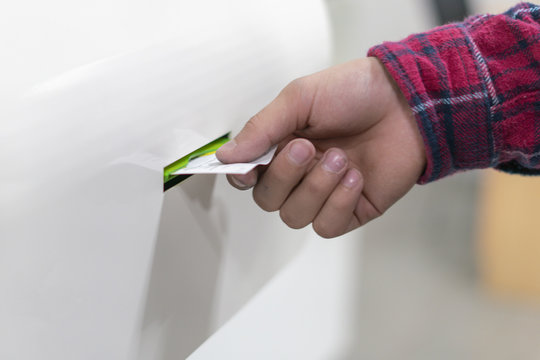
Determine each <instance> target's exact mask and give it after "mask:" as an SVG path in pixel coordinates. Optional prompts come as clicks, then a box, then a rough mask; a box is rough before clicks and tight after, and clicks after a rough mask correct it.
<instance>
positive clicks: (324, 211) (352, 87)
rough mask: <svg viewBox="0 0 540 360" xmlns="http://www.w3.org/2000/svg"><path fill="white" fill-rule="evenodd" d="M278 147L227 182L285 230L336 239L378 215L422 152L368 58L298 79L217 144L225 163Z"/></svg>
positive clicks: (403, 186) (411, 123)
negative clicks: (276, 214)
mask: <svg viewBox="0 0 540 360" xmlns="http://www.w3.org/2000/svg"><path fill="white" fill-rule="evenodd" d="M275 144H278V145H279V146H278V152H277V153H276V156H275V157H274V159H273V160H272V162H271V163H270V164H269V165H268V166H267V167H264V168H257V169H255V170H253V171H251V172H250V173H248V174H246V175H234V176H232V175H229V176H228V180H229V182H230V183H231V185H233V186H235V187H236V188H239V189H244V190H245V189H249V188H251V187H254V189H253V198H254V200H255V202H256V203H257V204H258V205H259V206H260V207H261V208H262V209H264V210H266V211H277V210H279V211H280V216H281V219H282V220H283V221H284V222H285V223H286V224H287V225H288V226H290V227H292V228H295V229H297V228H302V227H304V226H306V225H308V224H310V223H313V228H314V230H315V231H316V232H317V233H318V234H319V235H321V236H323V237H335V236H339V235H342V234H344V233H346V232H348V231H350V230H352V229H355V228H357V227H359V226H361V225H364V224H365V223H367V222H368V221H370V220H372V219H374V218H376V217H378V216H380V215H381V214H383V213H384V212H385V211H386V210H387V209H388V208H389V207H390V206H391V205H392V204H394V203H395V202H396V201H397V200H398V199H400V198H401V197H402V196H403V195H404V194H405V193H406V192H407V191H409V190H410V188H411V187H412V186H413V185H414V184H415V183H416V181H417V180H418V178H419V177H420V175H421V174H422V172H423V169H424V167H425V163H426V156H425V151H424V145H423V141H422V137H421V135H420V132H419V130H418V127H417V124H416V121H415V118H414V116H413V114H412V112H411V110H410V107H409V105H408V104H407V102H406V100H405V98H404V96H403V95H402V94H401V92H400V90H399V89H398V88H397V86H396V85H395V83H394V81H393V79H392V78H391V77H390V75H389V74H388V73H387V72H386V70H385V68H384V66H383V65H382V64H381V63H380V62H379V60H377V59H375V58H364V59H359V60H355V61H352V62H349V63H346V64H342V65H338V66H335V67H332V68H329V69H327V70H324V71H321V72H319V73H315V74H313V75H310V76H306V77H303V78H300V79H297V80H295V81H293V82H291V83H290V84H289V85H287V86H286V87H285V88H284V89H283V90H282V91H281V93H280V94H279V95H278V96H277V98H276V99H274V100H273V101H272V102H271V103H270V104H269V105H268V106H266V107H265V108H264V109H263V110H261V111H260V112H259V113H258V114H256V115H255V116H253V117H252V118H251V119H250V120H249V121H248V122H247V124H246V125H245V126H244V128H243V129H242V130H241V131H240V133H239V134H238V135H237V136H236V137H235V138H234V139H233V140H231V141H230V142H229V143H227V144H225V145H224V146H222V147H221V148H220V149H219V150H218V152H217V157H218V159H219V160H221V161H222V162H224V163H232V162H247V161H251V160H253V159H255V158H257V157H259V156H260V155H262V154H264V153H265V152H266V151H267V150H268V149H270V147H272V146H273V145H275Z"/></svg>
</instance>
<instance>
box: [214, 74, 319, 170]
mask: <svg viewBox="0 0 540 360" xmlns="http://www.w3.org/2000/svg"><path fill="white" fill-rule="evenodd" d="M311 83H313V82H311V81H305V80H301V79H299V80H295V81H293V82H292V83H290V84H289V85H288V86H287V87H285V88H284V89H283V90H282V91H281V93H280V94H279V95H278V96H277V97H276V98H275V99H274V101H272V102H271V103H270V104H269V105H268V106H266V107H265V108H264V109H263V110H261V111H260V112H259V113H258V114H256V115H255V116H253V117H252V118H251V119H250V120H249V121H248V122H247V123H246V125H245V126H244V128H243V129H242V130H241V131H240V133H238V135H237V136H236V137H235V138H234V139H233V140H231V141H229V142H228V143H226V144H225V145H223V146H222V147H221V148H220V149H219V150H218V151H217V153H216V156H217V158H218V159H219V160H220V161H221V162H224V163H233V162H248V161H252V160H253V159H256V158H258V157H259V156H261V155H263V154H264V153H265V152H266V151H268V149H270V148H271V147H272V146H273V145H276V144H278V143H279V142H281V141H282V140H284V139H285V138H286V137H287V136H289V135H291V134H292V133H293V132H295V131H296V130H298V128H299V127H302V123H303V122H305V119H306V118H307V115H308V114H309V108H310V106H311V103H312V102H311V100H310V96H311V98H312V97H313V96H312V95H311V94H314V93H315V91H314V89H312V87H313V86H311V85H309V84H311Z"/></svg>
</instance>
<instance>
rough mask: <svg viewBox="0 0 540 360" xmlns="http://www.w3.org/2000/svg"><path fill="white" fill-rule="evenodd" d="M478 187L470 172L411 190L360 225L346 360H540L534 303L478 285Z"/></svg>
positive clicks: (538, 311)
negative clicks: (352, 329)
mask: <svg viewBox="0 0 540 360" xmlns="http://www.w3.org/2000/svg"><path fill="white" fill-rule="evenodd" d="M480 183H481V173H479V172H472V173H466V174H460V175H456V176H453V177H450V178H448V179H444V180H441V181H439V182H436V183H433V184H430V185H426V186H416V187H415V188H414V189H413V190H412V191H411V192H410V193H409V194H408V195H407V196H406V197H405V198H403V199H402V200H401V201H400V202H398V203H397V204H396V205H395V206H394V207H393V208H391V209H390V210H389V211H388V212H387V213H386V214H385V216H383V217H382V218H380V219H378V220H376V221H374V222H373V223H371V224H369V225H367V226H366V227H365V228H364V239H365V243H364V245H365V246H364V249H363V255H364V256H363V266H362V271H361V274H362V276H361V284H360V286H359V288H360V289H361V291H360V292H359V294H360V295H359V299H358V301H359V306H358V313H357V314H356V317H357V323H358V329H357V332H356V339H357V341H355V344H356V347H355V349H354V351H353V353H354V355H353V356H352V359H377V360H384V359H400V360H403V359H415V360H418V359H438V360H444V359H490V360H496V359H501V360H502V359H540V341H539V340H540V304H539V305H532V304H523V303H516V302H512V301H510V300H505V299H500V298H497V297H496V296H493V295H490V294H488V293H487V291H485V290H484V289H482V287H481V285H480V282H479V280H478V276H477V271H476V269H475V263H476V261H475V246H474V244H475V242H474V230H475V229H474V224H475V213H476V198H477V196H476V195H477V190H478V188H479V186H480V185H479V184H480Z"/></svg>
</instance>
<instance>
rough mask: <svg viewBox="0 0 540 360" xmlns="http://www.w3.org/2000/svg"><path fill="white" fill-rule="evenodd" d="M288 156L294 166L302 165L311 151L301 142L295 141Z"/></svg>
mask: <svg viewBox="0 0 540 360" xmlns="http://www.w3.org/2000/svg"><path fill="white" fill-rule="evenodd" d="M288 156H289V159H290V160H291V161H292V162H293V163H295V164H296V165H304V164H305V163H306V162H307V161H308V160H309V158H310V156H311V151H310V148H309V146H307V144H305V143H304V142H303V141H297V142H294V143H293V144H292V145H291V148H290V149H289V153H288Z"/></svg>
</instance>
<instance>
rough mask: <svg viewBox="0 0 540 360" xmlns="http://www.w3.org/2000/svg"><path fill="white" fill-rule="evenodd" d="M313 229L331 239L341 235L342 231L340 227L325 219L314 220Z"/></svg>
mask: <svg viewBox="0 0 540 360" xmlns="http://www.w3.org/2000/svg"><path fill="white" fill-rule="evenodd" d="M313 230H315V232H316V233H317V234H318V235H319V236H321V237H323V238H325V239H331V238H334V237H336V236H339V235H341V231H340V230H339V229H336V228H334V227H333V226H331V224H328V223H327V222H326V221H324V220H318V219H316V220H315V221H314V222H313Z"/></svg>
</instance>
